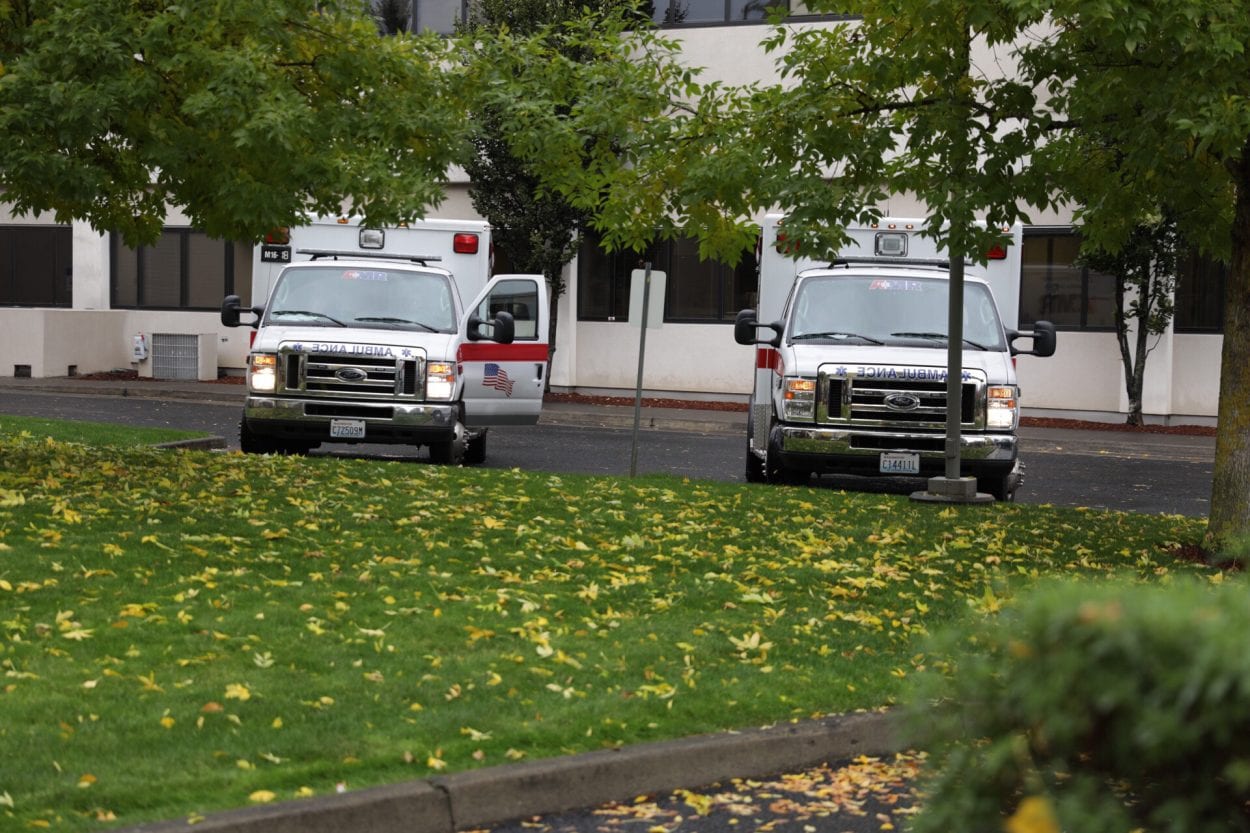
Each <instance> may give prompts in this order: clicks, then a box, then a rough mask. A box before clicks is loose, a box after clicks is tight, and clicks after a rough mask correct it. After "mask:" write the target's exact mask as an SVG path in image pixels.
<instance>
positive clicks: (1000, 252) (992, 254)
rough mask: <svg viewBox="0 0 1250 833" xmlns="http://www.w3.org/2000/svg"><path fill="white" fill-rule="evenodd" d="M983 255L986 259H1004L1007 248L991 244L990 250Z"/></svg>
mask: <svg viewBox="0 0 1250 833" xmlns="http://www.w3.org/2000/svg"><path fill="white" fill-rule="evenodd" d="M985 257H986V259H987V260H1006V259H1007V248H1006V247H1005V246H998V245H994V246H991V247H990V250H989V251H988V252H986V253H985Z"/></svg>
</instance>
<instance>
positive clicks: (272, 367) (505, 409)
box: [221, 218, 548, 464]
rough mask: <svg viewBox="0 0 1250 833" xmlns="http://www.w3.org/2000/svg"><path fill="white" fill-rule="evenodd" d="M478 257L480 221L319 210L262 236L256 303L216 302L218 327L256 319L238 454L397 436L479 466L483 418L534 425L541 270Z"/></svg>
mask: <svg viewBox="0 0 1250 833" xmlns="http://www.w3.org/2000/svg"><path fill="white" fill-rule="evenodd" d="M490 267H491V262H490V227H489V226H488V225H487V224H485V223H482V222H475V221H448V220H430V221H422V222H419V223H413V224H411V225H408V226H404V227H398V228H385V229H379V228H368V227H365V226H363V225H361V224H360V223H358V222H355V221H352V220H350V219H344V218H318V219H314V220H312V221H311V222H310V223H309V224H308V225H307V226H303V227H299V228H293V229H290V230H289V231H287V232H285V233H283V234H280V235H271V237H270V238H269V239H267V240H266V242H265V243H264V244H262V246H260V247H258V249H257V262H256V271H255V272H254V275H253V278H254V282H253V297H254V298H264V299H265V301H264V303H263V304H259V305H256V306H254V307H251V308H246V307H243V306H242V305H241V303H240V301H239V298H238V297H237V296H229V297H227V298H226V299H225V301H224V302H223V304H222V311H221V319H222V323H223V324H225V325H226V326H231V327H237V326H244V325H247V326H252V327H254V328H256V334H255V336H254V339H253V342H252V347H251V351H250V354H249V357H248V365H249V366H248V373H247V385H248V392H247V400H246V403H245V405H244V410H243V415H242V418H241V420H240V428H239V444H240V447H241V448H242V450H243V451H244V452H247V453H266V452H268V453H304V452H307V451H308V450H309V449H311V448H313V447H315V446H317V445H320V444H321V443H404V444H411V445H420V446H426V447H428V449H429V454H430V458H431V459H432V460H433V461H435V462H440V463H450V464H459V463H478V462H481V461H482V460H484V459H485V455H486V434H487V430H488V429H489V427H490V426H492V425H503V424H509V425H525V424H533V423H536V422H537V421H538V418H539V415H540V413H541V411H542V397H543V387H544V378H543V377H544V373H545V372H546V367H547V321H546V317H547V315H548V306H547V285H546V280H545V279H544V278H543V276H542V275H496V276H494V277H492V276H491V275H490ZM243 316H251V319H252V320H250V321H242V320H241V319H242V317H243Z"/></svg>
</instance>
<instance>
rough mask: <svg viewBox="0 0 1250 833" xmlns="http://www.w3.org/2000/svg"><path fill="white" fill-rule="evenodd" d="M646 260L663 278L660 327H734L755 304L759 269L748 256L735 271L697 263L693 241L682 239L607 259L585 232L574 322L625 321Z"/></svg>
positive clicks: (610, 255) (596, 241)
mask: <svg viewBox="0 0 1250 833" xmlns="http://www.w3.org/2000/svg"><path fill="white" fill-rule="evenodd" d="M648 257H649V258H650V259H651V268H652V269H654V270H655V271H657V272H664V273H665V274H666V275H667V276H668V279H667V289H666V293H665V298H664V320H665V321H674V322H690V323H700V322H708V321H733V320H734V317H735V316H736V315H737V314H738V310H740V309H745V308H747V307H751V306H754V304H755V299H756V297H757V295H758V290H759V268H758V266H757V264H756V260H755V254H754V252H753V251H747V252H744V253H743V255H742V258H741V259H740V260H739V261H738V263H737V265H735V266H730V265H728V264H725V263H721V262H718V261H710V260H707V261H705V260H700V259H699V244H698V241H697V240H695V239H694V238H688V237H686V238H679V239H677V240H668V241H662V242H660V243H658V244H657V245H656V246H655V247H654V249H653V250H652V251H651V252H650V253H647V254H642V255H639V254H635V253H633V252H612V253H609V252H606V251H604V250H603V248H602V246H600V245H599V238H598V236H597V235H595V234H594V233H593V232H588V233H587V234H585V235H584V236H583V238H582V247H581V252H580V254H579V256H578V261H577V262H578V289H577V299H578V304H577V306H578V309H577V315H578V318H579V319H581V320H583V321H624V320H626V319H627V318H628V315H629V290H630V283H631V275H632V273H633V271H634V270H635V269H641V268H643V266H644V265H645V263H646V261H647V259H648ZM653 301H654V299H653Z"/></svg>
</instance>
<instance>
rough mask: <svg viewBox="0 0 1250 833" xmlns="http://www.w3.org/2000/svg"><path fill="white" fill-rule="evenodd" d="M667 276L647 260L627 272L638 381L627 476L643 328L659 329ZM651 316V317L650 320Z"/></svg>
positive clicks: (632, 469) (633, 470) (633, 463)
mask: <svg viewBox="0 0 1250 833" xmlns="http://www.w3.org/2000/svg"><path fill="white" fill-rule="evenodd" d="M666 277H667V276H666V275H665V273H663V272H652V271H651V261H649V260H648V261H647V262H646V264H645V265H644V268H642V269H635V270H634V271H633V272H632V273H631V275H630V278H631V282H630V291H629V299H630V300H629V323H630V324H633V325H635V326H637V327H638V382H637V384H636V385H635V386H634V436H633V442H632V445H631V447H630V452H629V476H630V477H634V476H635V475H637V473H638V428H639V425H640V423H641V422H642V369H643V366H644V364H645V363H646V358H647V328H648V327H655V328H657V329H658V328H659V327H660V325H661V323H662V322H663V320H664V316H663V310H664V284H665V278H666ZM653 285H654V286H656V287H657V288H658V291H659V296H660V303H659V305H658V306H657V307H656V309H657V310H659V311H660V314H659V315H655V314H653V313H652V311H651V288H652V286H653ZM653 319H654V320H653Z"/></svg>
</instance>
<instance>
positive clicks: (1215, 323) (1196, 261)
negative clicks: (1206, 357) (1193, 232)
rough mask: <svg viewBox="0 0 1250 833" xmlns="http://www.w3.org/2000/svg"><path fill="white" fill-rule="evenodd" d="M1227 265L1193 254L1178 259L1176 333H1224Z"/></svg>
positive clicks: (1194, 252) (1174, 319) (1174, 322)
mask: <svg viewBox="0 0 1250 833" xmlns="http://www.w3.org/2000/svg"><path fill="white" fill-rule="evenodd" d="M1227 280H1228V264H1226V263H1224V262H1223V261H1219V260H1214V259H1212V258H1209V257H1204V256H1203V255H1201V254H1199V253H1198V252H1197V251H1193V252H1190V253H1189V255H1188V256H1187V257H1184V258H1181V261H1180V263H1179V264H1178V268H1177V274H1176V314H1175V316H1174V317H1173V319H1172V321H1173V325H1174V327H1175V329H1176V331H1177V332H1179V333H1222V332H1224V286H1225V282H1226V281H1227Z"/></svg>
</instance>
